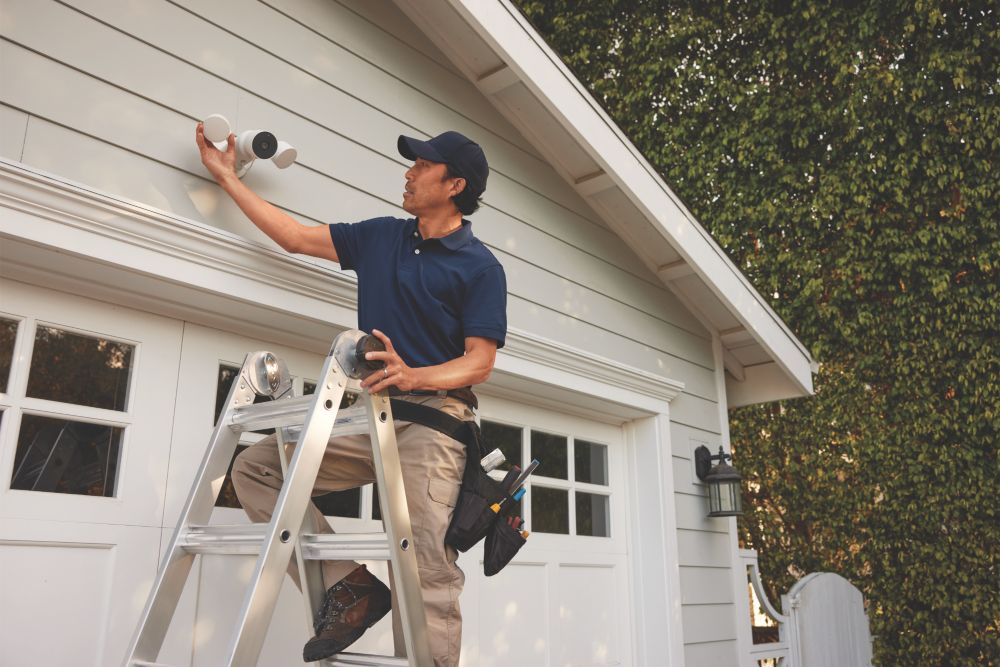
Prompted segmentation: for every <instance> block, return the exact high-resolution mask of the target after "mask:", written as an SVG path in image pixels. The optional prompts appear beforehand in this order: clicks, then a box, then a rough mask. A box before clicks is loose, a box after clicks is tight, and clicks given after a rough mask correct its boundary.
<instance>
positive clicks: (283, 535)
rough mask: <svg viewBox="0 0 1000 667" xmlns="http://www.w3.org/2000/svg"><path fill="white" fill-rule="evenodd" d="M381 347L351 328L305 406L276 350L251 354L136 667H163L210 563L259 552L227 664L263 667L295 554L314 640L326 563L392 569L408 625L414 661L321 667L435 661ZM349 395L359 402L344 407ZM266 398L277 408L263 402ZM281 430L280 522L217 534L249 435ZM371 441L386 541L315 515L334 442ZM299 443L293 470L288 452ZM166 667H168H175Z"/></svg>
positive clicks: (140, 638) (149, 616) (157, 585)
mask: <svg viewBox="0 0 1000 667" xmlns="http://www.w3.org/2000/svg"><path fill="white" fill-rule="evenodd" d="M372 345H376V346H381V343H380V342H379V341H378V340H377V339H375V338H373V337H371V336H368V335H367V334H365V333H364V332H361V331H357V330H351V331H346V332H344V333H342V334H340V335H339V336H337V338H336V340H334V342H333V345H332V347H331V350H330V353H329V355H328V356H327V358H326V361H325V363H324V365H323V370H322V373H321V374H320V376H319V379H318V380H317V383H316V391H315V393H313V394H311V395H308V396H302V397H298V398H296V397H294V395H293V392H292V383H291V376H290V375H289V372H288V367H287V365H286V364H285V362H284V361H282V360H280V359H278V358H276V357H275V356H274V355H273V354H271V353H270V352H255V353H252V354H249V355H247V357H246V359H245V360H244V362H243V366H242V368H241V369H240V373H239V376H238V377H237V378H236V379H235V380H234V382H233V386H232V389H231V390H230V392H229V397H228V399H227V400H226V404H225V407H224V408H223V410H222V414H221V415H220V417H219V421H218V423H217V424H216V426H215V431H214V432H213V433H212V438H211V440H210V442H209V445H208V449H207V450H206V452H205V456H204V458H203V460H202V463H201V467H200V468H199V469H198V473H197V476H196V478H195V482H194V485H193V486H192V487H191V492H190V494H189V496H188V499H187V502H186V503H185V505H184V509H183V510H182V511H181V514H180V517H179V520H178V522H177V527H176V529H175V530H174V533H173V537H172V538H171V540H170V546H169V547H168V549H167V551H166V554H165V556H164V558H163V562H162V564H161V565H160V569H159V572H158V573H157V576H156V580H155V581H154V583H153V588H152V590H151V591H150V594H149V598H148V600H147V602H146V606H145V609H144V610H143V612H142V615H141V616H140V618H139V623H138V627H137V629H136V632H135V635H134V636H133V638H132V641H131V644H130V646H129V649H128V653H127V654H126V656H125V662H124V663H123V664H124V667H160V665H161V663H158V662H156V660H157V658H158V655H159V652H160V648H161V646H162V644H163V640H164V637H165V636H166V634H167V629H168V628H169V626H170V621H171V619H172V618H173V615H174V612H175V610H176V607H177V603H178V600H179V599H180V596H181V592H182V591H183V589H184V584H185V582H186V581H187V577H188V573H189V572H190V571H191V566H192V565H193V563H194V559H195V557H196V556H198V555H200V554H244V555H245V554H257V563H256V566H255V568H254V570H253V574H252V575H251V577H250V582H249V584H248V588H247V591H246V595H245V597H244V599H243V604H242V606H241V608H240V610H239V615H238V617H237V624H236V629H235V632H234V633H233V637H232V638H231V640H230V643H229V647H228V649H227V653H226V659H225V662H223V663H222V664H223V665H226V666H227V667H251V666H253V665H256V664H257V658H258V656H259V654H260V651H261V647H262V646H263V643H264V637H265V635H266V633H267V628H268V625H269V624H270V621H271V616H272V614H273V612H274V605H275V602H276V600H277V597H278V593H279V591H280V590H281V584H282V580H283V578H284V576H285V571H286V568H287V565H288V562H289V560H290V559H291V558H292V555H293V552H294V555H295V557H296V561H297V563H298V567H299V573H300V581H301V582H302V592H303V596H304V598H305V602H306V607H307V613H308V615H307V621H308V624H309V629H310V633H311V631H312V621H313V617H314V614H315V613H316V611H317V610H318V609H319V605H320V604H321V602H322V600H323V597H324V595H325V592H326V591H325V589H324V586H323V579H322V575H321V569H320V563H319V561H321V560H350V559H365V560H376V559H380V560H388V561H389V562H390V564H391V568H392V573H393V591H392V593H393V605H394V606H395V607H397V608H398V610H399V613H400V617H401V620H402V627H403V635H404V643H405V646H406V655H407V656H408V657H405V658H399V657H391V656H377V655H364V654H360V653H347V652H345V653H340V654H338V655H336V656H334V657H332V658H329V659H327V660H325V661H320V662H318V663H311V664H319V665H324V666H328V667H335V666H337V667H339V666H341V665H343V666H348V665H366V666H379V667H381V666H386V667H390V666H392V667H400V666H408V667H425V666H429V665H431V664H432V661H431V654H430V646H429V644H428V638H427V619H426V616H425V613H424V607H423V600H422V596H421V591H420V575H419V574H418V572H417V561H416V554H415V553H414V550H413V534H412V530H411V527H410V515H409V512H408V510H407V506H406V494H405V492H404V489H403V476H402V470H401V468H400V463H399V452H398V450H397V449H396V432H395V428H394V426H393V420H392V411H391V409H390V405H389V397H388V395H387V393H386V392H384V391H383V392H380V393H378V394H369V393H368V392H367V391H365V390H363V389H361V387H360V379H361V378H363V376H364V375H366V374H367V373H368V372H371V370H372V368H371V363H372V362H366V361H365V360H364V352H365V351H366V350H371V349H373V348H372V347H371V346H372ZM345 392H351V393H357V394H358V395H359V400H358V401H357V403H356V404H355V405H354V406H352V407H350V408H346V409H340V405H341V400H342V399H343V397H344V394H345ZM256 396H266V397H270V398H272V399H273V400H271V401H267V402H263V403H257V404H254V398H255V397H256ZM262 428H275V429H276V430H277V434H278V448H279V451H280V452H281V458H282V466H283V468H284V467H285V466H286V465H287V469H286V474H285V481H284V485H283V486H282V488H281V491H280V493H279V495H278V500H277V503H276V504H275V507H274V513H273V515H272V518H271V522H270V523H268V524H263V523H260V524H250V525H234V526H213V525H209V519H210V517H211V514H212V509H213V507H214V505H215V500H216V496H217V495H218V493H219V490H220V489H221V487H222V481H223V478H224V477H225V475H226V471H227V469H228V467H229V462H230V460H231V459H232V456H233V452H234V451H235V449H236V445H237V443H238V441H239V436H240V433H241V432H245V431H253V430H258V429H262ZM363 433H369V434H370V437H371V440H372V455H373V462H374V464H375V466H374V467H375V474H376V480H377V482H378V492H379V502H380V504H381V508H382V517H383V523H384V526H385V533H376V534H343V535H334V534H321V533H317V532H316V530H315V527H314V526H312V525H307V524H311V514H310V513H307V511H306V510H307V509H308V503H309V502H310V498H311V495H312V488H313V485H314V484H315V481H316V475H317V473H318V472H319V468H320V464H321V462H322V459H323V454H324V452H325V450H326V446H327V440H328V439H329V438H330V436H331V435H333V436H337V435H351V434H363ZM286 438H287V441H288V442H291V440H292V439H293V438H294V439H295V441H296V443H297V444H296V446H295V450H294V453H293V455H292V457H291V460H290V461H288V462H287V464H286V462H285V460H284V459H285V453H284V450H285V448H284V446H282V443H283V442H285V441H286ZM163 667H166V666H163Z"/></svg>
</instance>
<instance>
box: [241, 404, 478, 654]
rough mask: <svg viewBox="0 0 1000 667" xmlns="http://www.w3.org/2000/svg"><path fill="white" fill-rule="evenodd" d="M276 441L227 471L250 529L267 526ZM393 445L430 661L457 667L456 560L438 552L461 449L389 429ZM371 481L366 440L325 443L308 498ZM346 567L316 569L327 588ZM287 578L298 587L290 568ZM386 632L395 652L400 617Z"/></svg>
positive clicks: (405, 425)
mask: <svg viewBox="0 0 1000 667" xmlns="http://www.w3.org/2000/svg"><path fill="white" fill-rule="evenodd" d="M405 400H410V401H414V402H417V403H422V404H424V405H426V406H428V407H432V408H437V409H439V410H442V411H443V412H446V413H447V414H449V415H451V416H453V417H457V418H458V419H462V420H471V419H473V413H472V410H471V409H470V408H469V407H468V406H467V405H466V404H465V403H463V402H462V401H459V400H457V399H454V398H449V397H439V396H407V397H405ZM275 443H276V439H275V437H274V436H270V437H268V438H265V439H264V440H262V441H260V442H259V443H257V444H255V445H254V446H253V447H248V448H247V449H246V450H244V451H243V453H242V454H240V455H239V456H238V457H237V459H236V462H235V463H234V464H233V485H234V486H235V487H236V494H237V496H238V497H239V499H240V502H241V503H242V504H243V509H244V510H245V511H246V513H247V515H248V516H249V517H250V519H252V520H253V521H256V522H264V521H270V519H271V512H272V510H273V509H274V505H275V503H276V502H277V499H278V493H279V491H280V489H281V484H282V474H281V462H280V461H279V459H278V449H277V447H276V444H275ZM396 443H397V446H398V448H399V458H400V463H401V465H402V469H403V485H404V487H405V489H406V502H407V505H408V506H409V510H410V520H411V523H412V526H413V541H414V548H415V552H416V557H417V567H418V569H419V571H420V584H421V587H422V590H423V599H424V609H425V610H426V612H427V630H428V634H429V637H430V648H431V655H433V656H434V664H435V666H436V667H457V665H458V657H459V652H460V650H461V646H462V614H461V611H460V609H459V606H458V596H459V595H460V594H461V592H462V587H463V586H464V584H465V575H464V574H463V573H462V570H461V569H459V567H458V565H457V564H456V562H455V561H456V559H457V558H458V553H457V552H456V551H455V549H454V548H452V547H449V546H446V545H445V544H444V534H445V531H446V530H447V528H448V524H449V522H450V521H451V515H452V512H453V511H454V508H455V501H456V500H457V499H458V491H459V487H460V485H461V481H462V472H463V471H464V469H465V445H463V444H462V443H460V442H458V441H456V440H452V439H451V438H449V437H448V436H446V435H443V434H442V433H440V432H438V431H435V430H433V429H431V428H428V427H426V426H421V425H420V424H413V423H410V422H401V421H397V422H396ZM374 481H375V469H374V466H373V463H372V451H371V442H370V439H369V438H368V436H363V435H357V436H342V437H338V438H331V439H330V442H329V444H328V445H327V448H326V454H325V455H324V457H323V463H322V464H321V466H320V470H319V474H318V476H317V477H316V486H315V488H314V489H313V495H320V494H323V493H327V492H329V491H343V490H344V489H351V488H355V487H358V486H362V485H364V484H369V483H371V482H374ZM310 511H311V512H313V514H314V515H315V517H316V519H317V520H318V521H317V525H319V526H321V529H322V530H324V531H329V532H333V531H332V530H331V529H330V527H329V524H328V523H327V521H326V519H325V518H324V517H323V516H322V514H321V513H320V511H319V510H318V509H317V508H316V506H315V505H313V504H312V503H310ZM357 565H358V564H357V563H355V562H353V561H323V564H322V569H323V580H324V583H325V585H326V587H328V588H329V587H330V586H332V585H333V584H335V583H337V582H338V581H340V580H341V579H343V578H344V577H345V576H347V574H348V573H350V572H351V571H352V570H353V569H354V568H356V567H357ZM289 573H290V574H291V575H292V577H293V578H294V579H295V580H296V581H297V580H298V576H297V575H298V572H297V568H296V566H295V560H294V558H293V559H292V562H291V563H290V565H289ZM393 631H394V634H395V636H396V646H397V649H399V648H401V647H402V630H401V628H400V626H399V616H398V613H397V611H396V609H393Z"/></svg>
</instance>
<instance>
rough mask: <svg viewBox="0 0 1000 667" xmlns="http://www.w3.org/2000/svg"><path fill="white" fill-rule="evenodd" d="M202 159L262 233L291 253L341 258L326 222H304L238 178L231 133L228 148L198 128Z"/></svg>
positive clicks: (217, 180)
mask: <svg viewBox="0 0 1000 667" xmlns="http://www.w3.org/2000/svg"><path fill="white" fill-rule="evenodd" d="M195 141H196V142H197V144H198V151H199V152H200V153H201V162H202V164H204V165H205V168H206V169H208V173H210V174H211V175H212V178H214V179H215V182H216V183H218V184H219V186H220V187H221V188H222V189H223V190H225V191H226V194H228V195H229V196H230V197H232V199H233V201H234V202H236V205H237V206H239V207H240V210H242V211H243V213H245V214H246V216H247V217H248V218H250V222H252V223H253V224H254V225H256V226H257V227H258V228H259V229H260V230H261V231H262V232H264V233H265V234H267V235H268V236H269V237H271V239H272V240H273V241H274V242H275V243H277V244H278V245H280V246H281V247H282V248H284V249H285V250H287V251H288V252H293V253H300V254H303V255H312V256H313V257H321V258H323V259H332V260H333V261H335V262H336V261H338V258H337V249H336V247H334V245H333V240H332V239H331V238H330V230H329V229H328V228H327V226H326V225H318V226H313V225H303V224H302V223H300V222H298V221H297V220H295V219H294V218H292V217H291V216H289V215H288V214H286V213H284V212H283V211H281V210H279V209H278V208H277V207H275V206H273V205H272V204H270V203H269V202H267V201H265V200H264V199H262V198H261V197H260V196H259V195H258V194H257V193H256V192H254V191H253V190H251V189H250V188H249V187H247V186H246V185H245V184H244V183H243V181H241V180H240V179H239V178H237V177H236V135H234V134H230V135H229V140H228V146H227V147H226V151H225V152H223V151H220V150H219V149H218V148H216V147H215V145H214V144H212V142H210V141H208V140H207V139H205V130H204V127H203V126H202V124H201V123H198V127H197V129H196V130H195Z"/></svg>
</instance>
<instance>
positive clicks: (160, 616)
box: [125, 354, 256, 667]
mask: <svg viewBox="0 0 1000 667" xmlns="http://www.w3.org/2000/svg"><path fill="white" fill-rule="evenodd" d="M252 356H253V355H250V354H248V355H247V356H246V357H245V358H244V360H243V366H242V367H241V368H240V374H239V375H238V376H237V377H236V379H234V380H233V385H232V387H231V388H230V390H229V396H228V397H227V398H226V403H225V407H224V408H223V411H222V414H221V415H220V416H219V419H218V421H217V422H216V425H215V429H214V430H213V431H212V437H211V439H210V440H209V443H208V447H207V448H206V449H205V454H204V455H203V457H202V461H201V465H200V466H199V467H198V472H197V473H196V475H195V481H194V483H193V484H192V486H191V491H190V492H189V493H188V497H187V500H186V501H185V503H184V507H183V509H182V510H181V514H180V516H179V518H178V520H177V525H176V527H175V528H174V532H173V535H172V537H171V538H170V543H169V545H168V547H167V550H166V553H165V556H164V558H165V560H164V561H163V562H162V563H160V567H159V569H158V570H157V574H156V578H155V579H154V580H153V585H152V588H151V589H150V593H149V597H148V598H147V601H146V605H145V607H144V608H143V611H142V614H141V615H140V616H139V623H138V625H137V627H136V631H135V633H134V635H133V637H132V640H131V642H130V643H129V648H128V651H127V652H126V654H125V667H130V666H131V665H133V664H136V662H137V661H145V662H150V663H155V661H156V658H157V656H158V654H159V652H160V649H161V647H162V646H163V640H164V639H165V638H166V634H167V630H168V628H169V627H170V620H171V619H172V618H173V615H174V612H175V611H176V609H177V603H178V602H179V601H180V597H181V593H182V592H183V590H184V584H185V583H186V582H187V578H188V575H189V573H190V570H191V566H192V565H193V564H194V554H191V553H188V552H187V551H185V550H184V549H183V548H182V547H181V543H182V541H183V539H184V536H185V535H186V534H187V532H188V529H189V528H190V526H191V525H192V524H204V523H207V522H208V520H209V518H210V517H211V515H212V509H213V508H214V506H215V499H216V497H217V496H218V494H219V491H220V490H221V488H222V479H223V478H224V477H225V476H226V471H227V470H228V469H229V461H230V460H231V459H232V457H233V452H234V451H236V444H237V442H238V440H239V436H238V435H237V434H236V433H234V432H233V431H232V430H231V429H230V428H229V427H228V426H227V424H228V421H229V419H230V417H231V415H232V413H233V412H234V411H235V408H236V406H237V405H240V404H248V403H253V400H254V397H255V396H256V394H255V393H254V391H253V388H252V385H251V383H250V381H249V373H248V370H249V366H250V364H251V357H252ZM209 482H211V484H209Z"/></svg>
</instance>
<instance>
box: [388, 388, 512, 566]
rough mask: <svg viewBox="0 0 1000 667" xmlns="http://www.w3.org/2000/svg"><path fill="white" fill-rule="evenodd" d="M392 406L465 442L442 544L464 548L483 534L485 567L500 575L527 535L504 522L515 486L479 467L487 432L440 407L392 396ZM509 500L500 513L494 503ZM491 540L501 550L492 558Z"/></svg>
mask: <svg viewBox="0 0 1000 667" xmlns="http://www.w3.org/2000/svg"><path fill="white" fill-rule="evenodd" d="M391 404H392V414H393V418H395V419H399V420H401V421H409V422H414V423H417V424H422V425H424V426H427V427H429V428H433V429H435V430H437V431H440V432H441V433H444V434H445V435H447V436H448V437H450V438H454V439H455V440H458V441H459V442H461V443H462V444H464V445H465V455H466V456H465V471H464V472H463V474H462V488H461V490H460V491H459V494H458V502H457V503H456V504H455V512H454V514H452V518H451V524H449V525H448V530H447V532H446V533H445V536H444V543H445V544H447V545H449V546H452V547H455V548H456V549H458V550H459V551H462V552H465V551H468V550H469V549H471V548H472V547H474V546H475V545H476V544H477V543H478V542H479V541H480V540H481V539H483V538H484V537H485V538H487V540H486V541H487V550H486V552H487V556H486V558H487V560H486V562H485V563H484V570H486V574H487V575H488V576H492V575H494V574H496V573H497V572H499V571H500V570H501V569H503V567H504V566H505V565H506V564H507V563H508V562H510V559H511V558H513V557H514V554H516V553H517V551H518V549H520V548H521V546H522V545H523V544H524V538H523V537H522V536H521V534H520V532H518V531H517V530H516V529H514V528H512V527H511V526H509V525H507V522H506V516H507V515H508V514H509V513H510V512H511V509H513V508H514V507H515V506H516V505H517V501H515V500H514V499H513V498H508V497H507V496H508V494H509V493H510V492H513V491H515V489H508V488H506V487H505V486H504V484H503V483H501V482H498V481H496V480H495V479H493V478H492V477H490V476H489V475H488V474H487V473H486V471H485V470H483V468H482V466H481V465H479V460H480V459H481V458H482V456H483V453H482V450H483V447H482V439H483V436H482V432H481V431H480V430H479V425H478V424H476V423H475V422H471V421H461V420H459V419H455V418H454V417H452V416H451V415H447V414H445V413H443V412H441V411H440V410H435V409H433V408H429V407H426V406H423V405H419V404H417V403H411V402H408V401H400V400H398V399H393V400H392V401H391ZM504 481H505V482H506V483H507V484H508V485H509V484H510V483H511V482H513V478H512V476H508V479H505V480H504ZM505 498H506V501H505V502H504V503H503V508H502V511H501V512H499V513H497V512H494V511H493V509H492V507H491V506H492V505H493V504H494V503H499V502H500V501H502V500H504V499H505ZM495 534H496V536H495V537H494V535H495ZM515 538H516V539H515ZM518 540H519V541H520V542H518ZM491 544H493V545H495V548H494V550H495V551H496V553H497V555H496V556H494V557H493V558H491V557H490V556H489V552H490V545H491Z"/></svg>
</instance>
